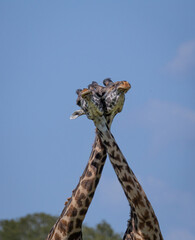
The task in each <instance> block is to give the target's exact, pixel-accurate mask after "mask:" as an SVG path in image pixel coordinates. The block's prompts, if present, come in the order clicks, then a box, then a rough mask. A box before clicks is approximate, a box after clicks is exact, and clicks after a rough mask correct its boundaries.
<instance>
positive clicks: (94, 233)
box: [0, 213, 121, 240]
mask: <svg viewBox="0 0 195 240" xmlns="http://www.w3.org/2000/svg"><path fill="white" fill-rule="evenodd" d="M56 220H57V217H55V216H51V215H48V214H45V213H35V214H31V215H27V216H25V217H21V218H19V219H12V220H1V221H0V240H43V239H45V238H46V236H47V234H48V233H49V231H50V229H51V228H52V226H53V224H54V223H55V221H56ZM111 239H112V240H120V239H121V236H120V234H117V233H115V232H114V230H113V229H112V227H111V226H110V225H109V224H108V223H107V222H106V221H102V222H101V223H99V224H97V225H96V227H94V228H93V227H88V226H86V225H84V226H83V240H111Z"/></svg>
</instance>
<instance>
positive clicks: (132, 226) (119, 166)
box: [94, 117, 163, 240]
mask: <svg viewBox="0 0 195 240" xmlns="http://www.w3.org/2000/svg"><path fill="white" fill-rule="evenodd" d="M94 122H95V125H96V127H97V128H98V130H99V134H100V137H101V140H102V143H103V144H104V145H105V147H106V149H107V153H108V155H109V158H110V161H111V163H112V165H113V167H114V170H115V172H116V175H117V177H118V180H119V182H120V183H121V185H122V187H123V190H124V192H125V195H126V197H127V200H128V202H129V204H130V206H131V219H130V221H129V223H128V228H127V231H126V234H125V236H124V239H125V240H127V239H136V240H138V239H141V240H143V239H147V240H152V239H158V240H160V239H163V238H162V235H161V231H160V227H159V223H158V220H157V218H156V215H155V213H154V210H153V208H152V206H151V204H150V202H149V200H148V198H147V196H146V194H145V192H144V190H143V188H142V187H141V185H140V183H139V182H138V180H137V178H136V176H135V175H134V173H133V171H132V170H131V169H130V168H129V166H128V163H127V161H126V159H125V157H124V155H123V154H122V152H121V150H120V148H119V146H118V145H117V143H116V141H115V139H114V137H113V136H112V134H111V133H110V131H109V129H108V128H107V127H106V121H105V119H104V118H103V117H102V121H101V120H100V119H98V120H97V121H94ZM129 236H132V237H133V238H129Z"/></svg>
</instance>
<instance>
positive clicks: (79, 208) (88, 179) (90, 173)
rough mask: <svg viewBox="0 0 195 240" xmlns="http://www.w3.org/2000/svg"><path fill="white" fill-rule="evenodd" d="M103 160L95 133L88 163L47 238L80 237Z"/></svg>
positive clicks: (76, 239)
mask: <svg viewBox="0 0 195 240" xmlns="http://www.w3.org/2000/svg"><path fill="white" fill-rule="evenodd" d="M105 160H106V149H105V147H104V146H103V145H102V144H101V140H100V138H99V137H98V136H97V134H96V138H95V142H94V145H93V148H92V152H91V155H90V158H89V161H88V164H87V166H86V168H85V170H84V172H83V174H82V176H81V178H80V181H79V183H78V185H77V187H76V188H75V190H74V191H73V192H72V197H71V199H70V200H69V202H68V204H67V205H66V206H65V207H64V209H63V211H62V213H61V215H60V217H59V219H58V220H57V222H56V224H55V225H54V227H53V228H52V229H51V231H50V233H49V235H48V237H47V240H81V239H82V231H81V228H82V223H83V220H84V218H85V215H86V213H87V211H88V208H89V205H90V203H91V200H92V198H93V195H94V192H95V189H96V187H97V185H98V182H99V179H100V176H101V173H102V170H103V166H104V163H105Z"/></svg>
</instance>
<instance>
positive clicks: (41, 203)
mask: <svg viewBox="0 0 195 240" xmlns="http://www.w3.org/2000/svg"><path fill="white" fill-rule="evenodd" d="M194 11H195V2H194V1H193V0H191V1H190V0H186V1H181V0H171V1H168V0H164V1H154V0H151V1H144V0H140V1H135V0H128V1H127V0H124V1H116V0H106V1H105V0H104V1H103V0H98V1H91V0H90V1H89V0H83V1H64V0H58V1H51V0H47V1H46V0H45V1H25V0H23V1H22V0H17V1H13V0H10V1H2V0H0V29H1V38H0V52H1V54H0V66H1V69H0V112H1V118H0V163H1V168H0V189H1V197H0V219H11V218H17V217H21V216H24V215H26V214H29V213H34V212H46V213H49V214H53V215H59V214H60V213H61V210H62V209H63V204H64V201H65V200H66V198H67V197H69V196H71V193H72V190H73V189H74V188H75V187H76V185H77V183H78V181H79V177H80V176H81V174H82V172H83V170H84V168H85V165H86V163H87V161H88V158H89V155H90V151H91V147H92V143H93V140H94V135H95V133H94V126H93V123H92V122H91V121H89V120H88V119H87V118H86V117H85V116H83V117H81V118H79V119H78V120H75V121H70V120H69V116H70V115H71V113H72V112H73V111H74V110H76V109H77V106H76V104H75V102H76V94H75V90H76V89H77V88H83V87H85V86H87V85H88V84H89V83H90V82H91V81H97V82H98V83H99V84H100V83H102V80H103V79H104V78H107V77H111V78H112V80H113V81H118V80H127V81H129V82H130V83H131V85H132V89H131V90H130V91H129V92H128V94H127V96H126V102H125V106H124V109H123V112H122V113H121V114H119V115H118V116H117V117H116V118H115V121H114V123H113V126H112V132H113V134H114V136H115V139H116V140H117V142H118V144H119V146H120V148H121V150H122V151H123V153H124V155H125V156H126V158H127V160H128V162H129V165H130V167H131V168H132V169H133V171H134V172H135V174H136V176H137V177H138V179H139V181H140V182H141V184H142V186H143V188H144V190H145V192H146V194H147V196H148V198H149V200H150V201H151V203H152V205H153V207H154V210H155V212H156V215H157V217H158V219H159V222H160V226H161V230H162V233H163V236H164V238H165V239H167V240H176V239H185V240H192V239H195V230H194V229H195V219H194V213H195V206H194V203H195V188H194V185H193V183H194V182H195V177H194V167H195V166H194V165H195V164H194V156H195V97H194V87H195V81H194V79H195V25H194V23H195V15H194ZM128 217H129V207H128V203H127V200H126V199H125V195H124V193H123V191H122V189H121V186H120V185H119V183H118V181H117V178H116V176H115V174H114V171H113V169H112V167H111V164H110V162H109V159H108V161H107V162H106V165H105V168H104V171H103V174H102V178H101V181H100V183H99V185H98V189H97V191H96V194H95V196H94V199H93V202H92V204H91V206H90V209H89V211H88V214H87V216H86V219H85V223H86V224H88V225H89V226H94V225H95V224H97V223H99V222H100V221H101V220H102V219H105V220H106V221H108V222H109V223H110V224H111V225H112V227H113V228H114V229H115V230H116V231H118V232H124V231H125V229H126V222H127V220H128Z"/></svg>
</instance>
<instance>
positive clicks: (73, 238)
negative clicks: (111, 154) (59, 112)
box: [47, 79, 125, 240]
mask: <svg viewBox="0 0 195 240" xmlns="http://www.w3.org/2000/svg"><path fill="white" fill-rule="evenodd" d="M104 85H105V87H102V86H99V85H98V84H97V83H96V82H92V84H90V85H89V87H88V88H89V89H88V90H87V89H85V94H87V91H93V92H94V98H96V101H95V102H96V103H97V104H98V106H99V108H100V106H101V109H100V111H99V114H100V115H101V114H104V112H103V106H102V103H101V101H100V97H99V96H102V95H108V92H109V93H110V94H112V96H115V97H114V100H113V101H112V105H110V106H109V107H108V111H107V115H106V116H105V119H107V122H108V125H107V126H108V128H109V129H110V127H111V123H112V121H113V118H114V116H115V115H116V114H117V113H118V112H120V111H122V108H123V104H124V93H125V91H124V92H121V93H120V94H118V93H117V91H116V87H115V86H116V85H117V86H118V85H120V82H117V83H113V82H112V81H111V80H110V79H105V80H104ZM108 90H109V91H108ZM77 94H78V98H77V104H78V105H82V106H83V108H84V109H85V108H87V106H85V103H86V101H83V99H82V97H81V90H80V89H78V90H77ZM82 94H83V92H82ZM83 114H86V113H85V112H84V110H82V109H80V110H77V111H75V112H74V113H73V114H72V115H71V119H75V118H77V117H78V116H81V115H83ZM88 117H89V116H88ZM106 155H107V153H106V148H105V146H104V145H103V144H102V143H101V140H100V137H99V135H98V134H97V131H96V137H95V141H94V144H93V147H92V152H91V155H90V158H89V161H88V163H87V166H86V168H85V170H84V172H83V174H82V176H81V178H80V181H79V183H78V185H77V187H76V188H75V190H73V192H72V196H71V198H68V199H67V201H66V202H65V207H64V209H63V211H62V213H61V215H60V217H59V218H58V220H57V222H56V223H55V225H54V226H53V228H52V229H51V231H50V233H49V234H48V236H47V240H82V230H81V229H82V222H83V220H84V218H85V216H86V213H87V211H88V208H89V206H90V203H91V201H92V198H93V196H94V193H95V189H96V187H97V185H98V182H99V179H100V176H101V173H102V170H103V167H104V163H105V160H106Z"/></svg>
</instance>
